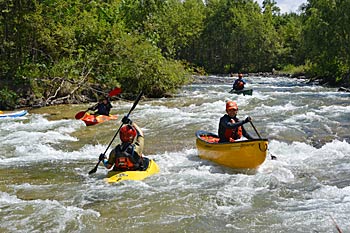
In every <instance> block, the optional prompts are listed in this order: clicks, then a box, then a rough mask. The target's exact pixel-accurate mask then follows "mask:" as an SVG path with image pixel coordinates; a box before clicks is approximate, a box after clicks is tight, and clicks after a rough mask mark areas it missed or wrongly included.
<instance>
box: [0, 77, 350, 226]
mask: <svg viewBox="0 0 350 233" xmlns="http://www.w3.org/2000/svg"><path fill="white" fill-rule="evenodd" d="M246 79H247V81H248V87H250V88H253V89H254V93H253V96H237V95H231V94H229V93H228V91H229V90H230V86H231V83H232V81H233V80H232V78H228V77H226V78H225V77H224V78H218V77H211V80H217V82H214V83H213V84H206V83H202V84H192V85H189V86H186V87H184V88H183V89H182V90H181V91H180V92H179V93H178V95H177V96H176V97H174V98H170V99H154V100H141V101H140V103H139V104H138V106H137V107H136V109H135V110H134V111H133V113H132V114H131V118H132V120H134V121H135V122H137V123H138V124H139V125H140V126H141V127H142V128H143V130H144V133H145V135H146V148H145V154H146V155H147V156H148V157H150V158H153V159H155V160H156V161H157V163H158V165H159V167H160V169H161V171H160V173H159V174H157V175H154V176H152V177H149V178H148V179H146V180H144V181H138V182H131V181H130V182H124V183H121V184H117V185H108V184H105V183H104V182H103V180H102V179H103V177H104V175H105V174H106V170H105V169H103V168H102V167H100V168H99V169H98V171H97V173H96V174H95V175H93V176H88V175H87V173H88V171H89V170H91V169H92V168H93V167H94V165H95V164H96V162H97V159H98V155H99V154H100V153H101V152H103V151H104V150H105V149H106V147H107V145H108V144H109V142H110V140H111V139H112V137H113V136H114V134H115V132H116V130H117V128H118V127H119V121H117V122H116V121H114V122H106V123H103V124H100V125H96V126H92V127H85V126H84V124H83V123H82V122H80V121H77V120H75V119H74V115H75V113H76V112H78V111H80V110H82V109H86V108H87V105H84V106H82V105H81V106H73V105H72V106H54V107H48V108H42V109H35V110H32V111H30V114H29V115H27V116H25V117H22V118H19V119H1V120H0V130H1V135H0V143H1V144H0V145H1V147H0V152H1V153H0V177H1V179H0V181H1V182H0V207H1V211H0V217H1V220H0V223H1V226H0V231H1V232H44V231H45V232H112V231H113V232H115V231H117V232H336V228H335V225H334V223H333V221H332V218H334V220H335V221H336V222H337V224H338V225H339V227H340V228H341V229H342V230H343V232H349V231H350V223H349V220H348V219H349V216H350V178H349V173H350V145H349V142H350V133H349V132H350V131H349V129H350V123H349V122H350V121H349V120H350V114H349V113H350V106H349V103H350V100H349V97H350V94H349V93H340V92H336V89H333V88H325V87H320V86H313V85H307V84H305V83H304V82H303V80H296V79H287V78H263V77H247V78H246ZM229 99H232V100H236V101H237V103H238V105H239V113H238V115H239V116H240V117H241V118H242V119H243V118H244V117H246V116H248V115H250V116H251V117H252V118H253V121H254V124H255V126H256V128H257V129H258V130H259V132H260V134H261V135H262V136H263V137H267V138H269V140H270V145H269V148H270V149H269V150H270V154H273V155H275V156H277V158H278V159H277V160H271V159H270V158H267V160H266V161H265V162H264V164H263V165H262V166H261V167H260V168H259V169H258V170H257V171H235V170H232V169H228V168H224V167H221V166H218V165H215V164H213V163H210V162H209V161H204V160H200V159H199V158H198V156H197V151H196V148H195V136H194V133H195V131H196V130H199V129H203V130H209V131H213V132H216V131H217V128H218V120H219V118H220V117H221V116H222V115H223V114H224V112H225V101H227V100H229ZM113 105H114V108H113V112H114V113H117V114H120V115H125V114H126V113H127V112H128V111H129V109H130V107H131V106H132V102H123V101H118V102H114V103H113ZM247 128H248V130H250V131H251V132H252V133H253V132H254V131H253V130H252V129H251V128H249V127H247ZM117 142H118V141H117V140H116V143H117Z"/></svg>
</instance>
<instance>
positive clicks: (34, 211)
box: [0, 192, 100, 232]
mask: <svg viewBox="0 0 350 233" xmlns="http://www.w3.org/2000/svg"><path fill="white" fill-rule="evenodd" d="M0 207H1V210H2V211H1V212H2V215H3V219H2V221H1V227H2V228H5V229H7V230H9V231H12V232H32V231H36V230H38V229H41V227H42V224H43V223H44V225H45V231H48V232H56V231H57V232H61V231H65V230H66V228H67V225H69V222H71V221H72V219H74V220H75V221H77V222H78V224H77V226H79V225H83V224H82V223H81V221H82V220H81V218H83V217H88V216H89V217H92V218H98V217H99V216H100V213H99V212H96V211H94V210H92V209H82V208H79V207H76V206H72V205H66V204H64V203H61V202H59V201H56V200H40V199H36V200H22V199H19V198H18V197H17V196H15V195H10V194H8V193H4V192H0ZM6 213H7V214H6ZM13 222H16V224H13ZM79 222H80V223H79ZM77 230H78V229H77Z"/></svg>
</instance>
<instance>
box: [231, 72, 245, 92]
mask: <svg viewBox="0 0 350 233" xmlns="http://www.w3.org/2000/svg"><path fill="white" fill-rule="evenodd" d="M245 84H246V82H245V81H244V80H243V74H242V73H239V74H238V79H236V80H235V82H234V83H233V85H232V88H233V90H236V91H239V90H243V89H244V85H245Z"/></svg>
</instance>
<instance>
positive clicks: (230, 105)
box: [226, 100, 238, 110]
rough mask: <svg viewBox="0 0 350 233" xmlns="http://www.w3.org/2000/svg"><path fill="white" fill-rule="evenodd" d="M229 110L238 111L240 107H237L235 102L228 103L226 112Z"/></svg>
mask: <svg viewBox="0 0 350 233" xmlns="http://www.w3.org/2000/svg"><path fill="white" fill-rule="evenodd" d="M229 109H236V110H238V106H237V103H236V102H235V101H231V100H230V101H227V102H226V110H229Z"/></svg>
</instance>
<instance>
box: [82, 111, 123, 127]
mask: <svg viewBox="0 0 350 233" xmlns="http://www.w3.org/2000/svg"><path fill="white" fill-rule="evenodd" d="M116 119H118V115H109V116H105V115H97V116H96V115H91V114H89V113H86V114H85V115H84V117H83V118H81V120H82V121H84V123H85V124H86V126H90V125H96V124H98V123H102V122H105V121H109V120H116Z"/></svg>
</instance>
